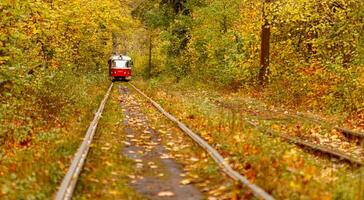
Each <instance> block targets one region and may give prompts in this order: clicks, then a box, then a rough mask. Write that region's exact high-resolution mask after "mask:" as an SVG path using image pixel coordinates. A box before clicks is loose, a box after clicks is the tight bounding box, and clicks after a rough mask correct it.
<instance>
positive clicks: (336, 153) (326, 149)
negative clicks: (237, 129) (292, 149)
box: [222, 105, 364, 166]
mask: <svg viewBox="0 0 364 200" xmlns="http://www.w3.org/2000/svg"><path fill="white" fill-rule="evenodd" d="M222 107H223V108H224V109H228V110H230V111H231V112H233V113H235V112H244V111H245V112H246V110H243V109H242V108H241V107H239V108H238V109H235V108H232V107H231V106H226V105H225V106H222ZM263 112H272V113H275V114H277V115H281V116H284V118H281V117H275V118H270V117H265V118H259V117H257V121H259V120H263V121H264V120H283V121H285V120H288V119H296V120H304V121H309V122H310V123H314V124H316V125H319V126H325V127H328V128H330V129H335V130H337V131H339V132H342V133H344V134H347V135H350V136H354V137H357V138H362V137H363V136H364V135H363V134H362V133H360V132H355V131H352V130H349V129H347V128H341V127H339V126H335V125H333V124H330V123H327V122H325V121H323V120H320V119H313V118H311V117H307V116H304V115H303V114H302V113H301V114H288V113H284V112H279V111H271V110H269V111H268V110H264V111H263ZM242 120H243V121H244V122H245V123H247V124H249V125H251V126H252V127H254V128H255V129H257V130H258V131H260V132H263V133H267V134H269V135H271V136H274V137H280V138H282V139H284V140H286V141H288V142H291V143H294V144H296V145H298V146H301V147H304V148H308V149H311V150H313V151H315V152H322V153H324V154H327V155H330V156H333V157H336V158H338V159H340V160H343V161H347V162H349V163H351V164H353V165H357V166H364V158H362V157H361V158H359V157H357V156H355V157H354V156H352V155H349V154H347V153H345V152H343V151H342V150H338V149H335V148H333V147H332V146H330V145H321V144H315V143H313V142H311V141H310V140H308V139H304V138H301V137H296V136H291V135H290V134H287V133H280V132H277V131H274V130H272V129H270V128H266V127H263V126H261V125H259V124H258V123H257V122H253V121H252V120H250V119H248V118H247V116H245V117H243V118H242Z"/></svg>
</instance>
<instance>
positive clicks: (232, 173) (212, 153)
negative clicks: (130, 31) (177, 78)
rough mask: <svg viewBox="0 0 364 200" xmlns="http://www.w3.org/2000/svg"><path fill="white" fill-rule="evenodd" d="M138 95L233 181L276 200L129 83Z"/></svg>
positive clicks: (266, 197) (266, 198) (259, 196)
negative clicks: (171, 122)
mask: <svg viewBox="0 0 364 200" xmlns="http://www.w3.org/2000/svg"><path fill="white" fill-rule="evenodd" d="M129 84H130V85H131V86H132V87H133V88H134V89H135V90H136V91H137V92H138V93H140V94H141V95H142V96H143V97H145V98H146V99H147V100H148V101H149V102H150V103H151V104H152V105H153V106H154V107H155V108H156V109H157V110H159V111H160V112H161V113H162V114H163V115H164V116H166V117H167V118H168V119H169V120H171V121H173V122H174V123H175V124H177V125H178V127H179V128H180V129H181V130H182V131H183V132H185V133H186V134H187V135H188V136H190V137H191V138H192V139H193V140H194V141H195V142H196V143H197V144H199V145H200V146H201V147H202V148H203V149H205V150H206V152H207V153H208V154H210V156H211V157H212V158H213V159H214V160H215V162H216V163H217V164H218V165H219V167H220V168H221V169H222V170H223V171H224V172H225V173H226V174H227V175H228V176H230V177H231V178H232V179H234V180H235V181H239V182H241V183H242V184H243V185H245V186H247V187H248V188H249V189H250V190H251V191H253V193H254V195H255V196H256V197H258V198H262V199H265V200H273V199H274V198H273V197H272V196H271V195H270V194H268V193H267V192H266V191H264V190H263V189H262V188H260V187H259V186H257V185H255V184H253V183H251V182H250V181H249V180H248V179H247V178H246V177H244V176H242V175H241V174H240V173H238V172H237V171H235V170H234V169H232V167H231V166H230V165H229V164H228V163H227V162H226V160H225V159H224V158H223V157H222V156H221V154H219V152H217V151H216V150H215V149H214V148H213V147H211V146H210V145H209V144H208V143H207V142H206V141H205V140H203V139H202V138H201V137H200V136H198V135H197V134H195V133H194V132H192V131H191V130H190V129H189V128H188V127H187V126H186V125H185V124H183V123H182V122H180V121H179V120H177V119H176V118H175V117H174V116H173V115H171V114H170V113H168V112H167V111H165V110H164V109H163V108H162V107H161V106H160V105H159V104H158V103H157V102H155V101H154V100H153V99H151V98H149V97H148V96H147V95H146V94H144V93H143V92H142V91H141V90H139V89H138V88H137V87H136V86H134V85H133V84H131V83H129Z"/></svg>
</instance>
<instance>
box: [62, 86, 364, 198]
mask: <svg viewBox="0 0 364 200" xmlns="http://www.w3.org/2000/svg"><path fill="white" fill-rule="evenodd" d="M129 85H130V86H131V87H133V88H134V89H135V91H137V92H138V93H139V94H140V95H141V96H143V97H144V98H146V99H147V100H148V101H149V102H150V103H151V104H152V105H153V106H154V107H155V108H156V109H157V110H158V111H159V112H161V113H162V114H163V115H164V116H165V117H167V118H168V119H169V120H171V121H173V122H174V123H175V124H176V125H177V126H178V127H179V128H180V129H181V130H182V131H183V132H184V133H185V134H187V135H188V136H189V137H190V138H192V139H193V140H194V141H195V142H196V143H197V144H198V145H199V146H201V147H202V148H203V149H204V150H205V151H206V152H207V153H208V154H209V155H210V156H211V158H212V159H213V160H214V161H215V162H216V163H217V164H218V166H219V167H220V168H221V169H222V171H223V172H225V173H226V174H227V175H228V176H229V177H230V178H232V179H234V180H235V181H237V182H240V183H241V184H243V185H244V186H246V187H247V188H249V189H250V190H251V191H252V192H253V194H254V195H255V196H256V197H257V198H260V199H265V200H273V199H274V198H273V197H272V196H271V195H270V194H269V193H267V192H266V191H264V190H263V189H262V188H260V187H259V186H257V185H255V184H253V183H251V182H250V181H249V180H248V179H247V178H246V177H244V176H243V175H241V174H240V173H238V172H237V171H235V170H234V169H233V168H232V167H231V166H230V165H229V164H228V163H227V162H226V158H224V157H222V156H221V154H220V153H219V152H218V151H217V150H216V149H214V148H213V147H212V146H210V145H209V144H208V143H207V142H206V141H205V140H203V139H202V138H201V137H200V136H198V135H197V134H195V133H194V132H193V131H191V130H190V129H189V128H188V127H187V126H186V125H185V124H183V123H182V122H180V121H179V120H177V118H176V117H174V116H173V115H171V114H170V113H168V112H167V111H165V110H164V109H163V108H162V107H161V106H160V105H159V104H158V103H156V102H155V101H154V100H153V99H151V98H150V97H148V96H147V95H146V94H144V93H143V92H142V91H141V90H140V89H138V88H137V87H136V86H134V85H133V84H131V83H129ZM112 87H113V83H112V84H111V85H110V87H109V89H108V90H107V92H106V94H105V96H104V99H103V100H102V102H101V103H100V107H99V109H98V110H97V112H96V113H95V117H94V119H93V121H92V122H91V124H90V126H89V128H88V130H87V132H86V135H85V137H84V140H83V142H82V143H81V145H80V147H79V149H78V150H77V152H76V154H75V156H74V158H73V160H72V162H71V166H70V168H69V170H68V171H67V173H66V175H65V177H64V178H63V180H62V184H61V185H60V187H59V189H58V191H57V194H56V197H55V199H56V200H65V199H66V200H68V199H71V198H72V195H73V191H74V189H75V187H76V185H77V180H78V177H79V175H80V173H81V171H82V168H83V165H84V163H85V160H86V157H87V155H88V151H89V148H90V145H91V143H92V140H93V137H94V134H95V131H96V128H97V124H98V121H99V119H100V117H101V115H102V112H103V110H104V107H105V104H106V102H107V99H108V97H109V95H110V92H111V90H112ZM243 120H244V121H245V122H246V123H247V124H249V125H251V126H253V127H254V128H255V129H257V130H259V131H261V132H264V133H267V134H269V135H272V136H278V137H281V138H283V139H284V140H287V141H289V142H292V143H294V144H297V145H299V146H304V147H305V148H310V149H312V150H315V151H320V152H323V153H325V154H329V155H332V156H335V157H337V158H339V159H341V160H345V161H348V162H350V163H353V164H355V165H359V166H364V160H363V159H355V158H353V157H351V156H349V155H347V154H345V153H343V152H340V151H338V150H335V149H330V148H328V147H325V146H321V145H316V144H313V143H310V142H308V141H305V140H303V139H300V138H297V137H292V136H290V135H287V134H280V133H277V132H275V131H273V130H271V129H267V128H264V127H262V126H260V125H259V124H257V123H255V122H252V121H250V120H249V119H245V118H244V119H243Z"/></svg>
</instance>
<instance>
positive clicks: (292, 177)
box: [136, 80, 363, 199]
mask: <svg viewBox="0 0 364 200" xmlns="http://www.w3.org/2000/svg"><path fill="white" fill-rule="evenodd" d="M136 84H137V86H139V88H141V89H142V90H144V91H145V92H146V93H147V94H148V95H150V96H151V97H152V98H154V99H155V100H156V101H158V102H159V103H161V104H162V106H163V107H165V108H166V110H167V111H169V112H171V113H172V114H174V115H175V116H177V118H179V119H181V120H182V121H183V122H185V123H186V124H188V125H189V126H190V127H191V128H192V129H193V130H195V131H196V132H198V133H199V134H200V135H201V136H202V137H203V138H205V140H207V141H208V142H209V143H210V144H212V145H214V146H215V148H217V149H218V150H219V151H220V152H221V154H223V155H224V156H225V157H229V158H230V159H229V162H230V163H231V164H232V165H233V166H234V168H235V169H237V170H239V171H240V172H241V173H242V174H244V175H245V176H247V177H248V178H249V179H250V180H251V181H253V182H254V183H257V184H258V185H260V186H262V187H263V188H264V189H265V190H266V191H268V192H270V193H272V194H273V196H274V197H276V198H278V199H337V198H340V197H343V198H344V199H360V198H361V197H362V196H358V195H357V194H360V191H361V190H363V185H362V184H360V183H358V182H357V181H355V180H354V178H353V177H362V176H361V175H360V174H361V173H360V170H358V169H352V168H351V167H349V166H348V165H346V164H341V163H340V164H333V163H332V162H331V158H330V157H328V158H327V159H322V158H321V157H317V156H314V155H312V154H310V153H309V152H307V151H304V150H302V149H301V148H298V147H296V146H295V145H292V144H289V143H287V142H284V141H281V140H280V139H279V138H275V137H271V136H268V135H265V134H262V133H260V132H258V131H256V130H254V129H252V128H251V127H249V126H247V125H246V124H245V123H244V121H243V120H241V118H242V116H241V115H240V114H239V112H237V113H236V112H232V111H231V110H228V109H221V108H220V107H219V106H217V105H216V104H214V103H213V102H214V99H216V98H220V99H221V101H223V102H227V103H229V102H232V101H236V97H234V96H233V95H231V94H230V95H229V94H228V93H225V94H224V93H219V91H216V90H214V89H213V88H209V87H207V86H202V87H200V86H196V85H186V84H184V83H180V84H173V83H166V82H163V81H160V82H159V83H158V82H155V81H154V82H153V85H150V84H148V83H147V82H144V81H141V80H140V81H137V82H136ZM165 85H168V87H165ZM350 177H352V178H350ZM339 183H340V184H339ZM342 194H345V195H344V196H343V195H342Z"/></svg>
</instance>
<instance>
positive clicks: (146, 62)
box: [0, 0, 364, 199]
mask: <svg viewBox="0 0 364 200" xmlns="http://www.w3.org/2000/svg"><path fill="white" fill-rule="evenodd" d="M113 53H118V54H127V55H129V56H130V57H132V59H133V60H134V68H133V81H132V82H134V83H135V84H136V85H137V86H139V87H142V88H144V89H145V90H146V91H147V93H148V94H149V95H152V97H153V98H156V99H158V102H159V103H161V105H163V106H166V107H167V108H169V109H171V110H172V112H176V113H178V114H179V115H178V117H179V118H180V119H185V120H186V121H187V122H191V126H192V127H193V128H196V129H199V128H202V127H205V125H206V123H207V124H210V122H211V124H210V125H211V127H214V128H216V129H214V128H211V129H209V128H207V130H204V131H201V134H202V136H203V137H204V135H203V133H204V132H207V131H211V132H214V131H216V130H219V131H222V132H224V130H226V131H227V130H228V129H229V128H223V130H221V126H222V125H221V123H225V121H224V122H221V121H219V123H220V124H219V125H217V124H214V123H215V122H213V121H209V120H207V121H204V119H203V117H206V116H211V118H213V119H211V120H216V119H219V120H220V118H221V120H222V119H226V120H227V121H226V123H228V124H234V123H235V121H234V122H231V121H229V120H231V118H233V120H235V114H236V113H235V112H239V109H240V108H241V105H240V104H241V103H242V100H241V98H243V97H244V99H248V101H253V104H254V105H258V103H254V102H264V105H268V106H267V107H272V108H274V109H278V110H279V109H280V110H283V111H284V112H285V113H287V112H297V113H298V112H308V113H310V114H311V113H314V114H315V116H316V115H318V116H320V117H322V118H323V119H325V120H326V121H328V123H332V124H340V126H345V127H348V128H350V129H353V130H355V131H358V132H361V133H362V132H363V130H364V1H362V0H261V1H253V0H135V1H132V0H72V1H63V0H1V1H0V198H3V197H4V198H5V199H25V197H26V199H47V197H50V196H52V195H53V194H54V192H55V190H56V188H57V185H58V184H59V182H60V180H61V179H62V176H63V175H64V173H65V170H66V169H67V166H68V163H69V160H70V158H71V157H72V156H73V154H74V152H75V151H76V150H77V147H78V145H79V142H80V138H82V136H83V134H84V131H85V127H87V126H88V124H89V122H90V121H91V120H92V117H93V114H94V112H95V110H96V109H97V108H96V107H97V105H98V104H99V102H100V101H101V100H102V97H103V94H104V92H105V90H106V89H107V87H108V85H109V84H110V82H111V81H110V79H109V77H108V76H109V75H108V65H107V61H108V59H109V57H110V55H112V54H113ZM173 95H175V96H173ZM112 98H116V97H112ZM116 99H117V98H116ZM194 99H195V101H194V102H193V100H194ZM212 99H213V100H212ZM252 99H253V100H252ZM168 101H170V102H171V103H168ZM206 102H215V103H216V102H217V104H218V105H220V107H223V106H225V107H229V108H231V109H232V110H233V112H234V113H233V114H232V115H230V114H228V116H226V115H223V116H218V115H217V114H216V112H215V111H214V112H212V108H210V107H211V106H210V104H209V103H206ZM183 103H185V104H183ZM173 104H174V105H176V106H175V107H173ZM182 104H183V105H182ZM177 105H178V106H177ZM244 105H245V103H244ZM114 106H115V105H114ZM253 107H254V106H253ZM178 108H180V109H181V110H183V112H182V111H179V110H178ZM250 108H251V107H249V109H250ZM114 110H117V108H114ZM109 112H111V111H109ZM207 112H211V113H213V114H207ZM224 112H225V111H224ZM215 114H216V116H215ZM110 116H112V117H114V118H117V117H120V116H119V115H117V114H113V115H111V114H110ZM110 118H111V117H110ZM110 120H112V119H110ZM115 120H116V119H115ZM216 123H217V122H216ZM203 124H205V125H203ZM267 126H269V127H271V128H272V127H273V128H274V127H275V128H277V127H278V126H275V125H272V124H269V125H267ZM107 127H108V128H110V127H112V125H110V124H108V125H105V127H104V129H106V128H107ZM113 128H115V127H113ZM278 129H279V130H287V131H291V130H293V131H295V130H296V131H297V130H298V129H299V130H300V131H303V129H305V130H306V129H307V131H311V132H315V133H316V132H319V131H320V130H321V129H319V130H318V129H315V131H312V130H313V129H310V128H309V127H306V125H305V124H304V125H302V124H300V123H299V125H297V124H294V125H293V128H292V129H291V128H282V127H279V128H277V130H278ZM110 130H111V128H110ZM229 130H230V131H233V130H234V129H229ZM104 132H107V131H104ZM335 134H336V133H335ZM298 135H299V134H298ZM206 137H207V138H210V139H211V138H212V139H211V140H209V139H207V140H208V141H209V142H211V143H213V144H215V143H219V142H221V143H223V145H220V146H219V145H217V146H218V147H219V148H221V149H219V151H220V150H221V151H228V152H235V151H236V152H239V153H237V154H239V156H240V150H239V148H240V147H244V149H245V150H247V151H248V152H249V151H254V152H255V150H253V149H255V148H253V147H251V146H249V147H248V146H245V144H244V143H243V144H242V145H241V146H239V147H236V145H237V144H240V143H239V142H243V139H241V141H240V139H237V141H239V142H238V143H236V144H235V143H234V144H233V143H228V142H229V141H230V140H225V139H224V138H221V137H222V136H221V134H220V135H216V136H211V135H207V136H206ZM229 137H230V138H239V137H238V136H236V137H235V135H229ZM257 137H258V136H257ZM330 137H331V136H330ZM340 137H341V135H340ZM205 139H206V138H205ZM250 140H252V139H251V138H250V139H245V140H244V141H246V142H249V141H250ZM264 140H265V139H264ZM354 140H355V139H354ZM230 142H234V141H230ZM275 142H276V141H274V142H267V143H266V145H265V146H264V145H263V144H262V146H259V147H257V148H258V149H260V151H259V150H257V152H264V151H265V148H268V147H266V146H267V145H268V144H269V145H277V144H276V143H275ZM354 143H357V144H359V145H361V146H362V147H363V144H364V143H363V141H362V140H355V142H354ZM354 143H353V144H354ZM219 144H220V143H219ZM254 145H255V144H254ZM254 145H253V146H254ZM256 145H258V144H256ZM259 145H261V144H259ZM278 146H279V144H278ZM225 148H226V149H225ZM287 148H288V147H287ZM275 151H276V152H280V150H275ZM362 153H363V152H362ZM229 155H230V154H229ZM233 155H235V154H234V153H232V155H231V156H233ZM363 155H364V154H361V155H360V156H361V157H360V158H363ZM280 156H284V155H283V154H282V155H280ZM294 156H296V155H294ZM268 157H269V156H268ZM239 158H240V157H239ZM258 158H260V157H259V156H257V157H254V158H253V157H252V158H251V159H252V160H253V161H251V162H252V163H250V164H249V166H250V165H251V166H252V167H249V169H246V168H244V167H242V170H243V171H244V170H245V171H244V172H247V171H249V173H250V171H254V170H255V171H254V174H255V175H251V176H250V178H251V179H253V180H255V181H253V182H257V183H260V184H263V183H264V182H265V181H267V179H265V178H262V177H260V176H259V173H258V172H257V171H259V170H261V171H262V172H261V173H263V174H269V173H272V171H269V170H267V171H264V170H263V169H261V168H259V167H258V166H260V165H262V164H264V162H263V161H261V162H263V163H261V162H260V161H256V160H255V159H257V160H260V159H258ZM113 159H116V158H113ZM267 159H268V160H269V161H267V163H270V164H271V163H274V161H273V160H274V158H273V156H272V157H269V158H267ZM302 159H303V158H302ZM298 160H300V159H298ZM296 161H297V160H296ZM118 162H121V161H118ZM242 162H243V163H245V165H244V166H246V162H248V161H246V160H244V161H242ZM249 162H250V161H249ZM297 162H300V161H297ZM325 162H326V161H325ZM34 163H35V164H34ZM283 165H284V167H286V164H282V167H283ZM287 165H288V166H290V164H287ZM302 165H303V164H302ZM291 167H292V166H291ZM296 167H297V168H300V166H296ZM237 168H239V167H237ZM243 168H244V169H243ZM278 168H279V167H277V168H275V169H274V170H278ZM302 168H304V167H302ZM317 168H319V167H317ZM305 169H307V170H308V171H310V169H311V168H305ZM274 170H273V172H276V171H274ZM313 171H315V170H313ZM362 171H363V170H362V169H361V171H360V170H358V171H355V172H353V173H354V174H356V173H360V177H361V174H362ZM316 172H317V171H315V172H312V173H316ZM251 173H253V172H251ZM282 176H283V175H282ZM353 176H355V175H353ZM252 177H254V178H252ZM259 177H260V179H259ZM248 178H249V175H248ZM303 179H304V181H303V182H304V183H302V185H300V186H297V187H296V186H292V185H291V186H292V187H291V189H292V188H294V189H292V190H293V191H296V192H298V193H300V194H302V196H299V197H297V196H294V192H292V193H288V194H284V189H282V188H279V189H274V186H273V185H274V183H277V184H279V183H281V184H283V183H286V182H284V181H281V182H280V180H279V181H278V180H277V181H276V182H274V181H273V182H272V185H269V186H267V187H266V188H265V189H267V190H269V192H270V193H272V194H273V196H275V197H277V199H305V198H306V199H360V197H363V196H364V192H363V191H364V190H363V187H362V186H361V182H360V186H358V187H353V188H354V189H353V188H350V187H349V185H350V184H354V183H352V182H350V181H349V182H348V181H347V180H351V178H348V177H346V176H345V177H341V176H339V178H337V179H334V178H333V179H332V180H330V181H329V182H330V183H327V185H325V186H322V185H321V186H318V187H316V186H317V185H315V184H318V183H317V182H319V181H317V180H316V181H317V182H315V184H311V185H310V184H308V183H307V185H308V186H307V187H308V188H311V189H312V190H310V189H307V190H305V189H304V188H303V187H304V186H305V184H306V182H309V181H308V180H306V179H309V180H311V178H307V177H306V176H304V177H303V178H302V180H303ZM268 180H270V179H268ZM284 180H285V179H284ZM294 180H295V179H294V178H292V179H289V181H287V184H288V185H289V183H294ZM356 180H358V179H356ZM300 181H301V179H300ZM305 181H306V182H305ZM335 181H338V182H335ZM298 182H299V181H298ZM336 183H338V185H339V186H338V187H339V188H336V187H335V188H336V189H332V190H331V189H330V192H328V193H323V194H322V195H323V196H314V195H313V194H312V193H311V192H312V191H315V192H316V191H322V190H324V191H326V189H327V188H328V187H334V186H333V185H336ZM300 184H301V183H300ZM355 184H357V183H355ZM358 184H359V183H358ZM318 185H320V184H318ZM357 188H359V189H357ZM119 189H120V188H119ZM316 189H317V190H316ZM321 189H322V190H321ZM351 189H353V190H354V191H351ZM349 190H350V192H348V191H349ZM76 191H77V190H76ZM78 191H80V190H78ZM128 192H130V191H129V190H126V191H125V193H128ZM313 193H314V192H313ZM359 194H360V196H358V195H359ZM124 195H125V194H124ZM243 196H244V195H243ZM124 197H125V196H124ZM248 197H249V198H251V197H250V196H249V194H248V195H245V197H244V198H247V199H249V198H248ZM321 197H323V198H321ZM79 198H80V199H81V197H79ZM88 198H90V197H88ZM244 198H243V199H244ZM110 199H112V198H111V197H110ZM218 199H220V197H219V198H218ZM221 199H224V198H222V197H221ZM225 199H226V198H225ZM233 199H234V198H233Z"/></svg>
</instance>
